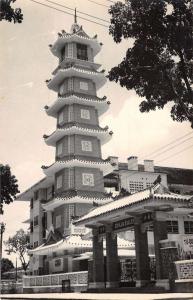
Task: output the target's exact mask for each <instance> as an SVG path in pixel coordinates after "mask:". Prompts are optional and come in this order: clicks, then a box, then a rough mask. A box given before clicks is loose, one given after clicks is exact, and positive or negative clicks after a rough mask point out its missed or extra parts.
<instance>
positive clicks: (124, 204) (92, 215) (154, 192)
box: [74, 183, 193, 225]
mask: <svg viewBox="0 0 193 300" xmlns="http://www.w3.org/2000/svg"><path fill="white" fill-rule="evenodd" d="M191 198H193V196H192V195H191V196H190V195H179V194H174V193H171V192H169V190H168V189H167V188H166V187H164V186H163V185H162V184H159V183H158V184H156V185H155V186H153V187H150V188H147V189H145V190H142V191H140V192H137V193H135V194H132V195H129V196H127V197H124V198H121V199H118V200H115V201H111V202H109V203H107V204H105V205H102V206H100V207H97V208H96V209H94V210H91V211H90V212H89V213H87V214H86V215H84V216H82V217H81V218H79V219H78V220H75V221H74V224H75V225H87V224H88V223H89V222H94V221H97V219H98V218H99V217H101V216H102V217H105V216H109V215H111V213H112V214H113V213H114V212H118V211H119V210H122V209H124V208H129V207H139V203H141V204H142V205H141V207H142V206H143V204H144V203H143V202H145V201H146V200H148V199H150V200H153V202H154V203H155V204H156V201H155V200H158V201H159V203H160V202H162V201H163V204H164V205H166V202H167V201H168V204H170V203H171V202H172V201H171V200H174V201H175V202H181V203H188V202H189V201H190V199H191ZM128 214H129V213H128Z"/></svg>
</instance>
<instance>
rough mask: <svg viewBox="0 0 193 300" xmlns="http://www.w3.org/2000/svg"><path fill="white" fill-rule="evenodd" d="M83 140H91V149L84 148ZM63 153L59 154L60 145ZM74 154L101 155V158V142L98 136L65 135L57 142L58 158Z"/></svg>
mask: <svg viewBox="0 0 193 300" xmlns="http://www.w3.org/2000/svg"><path fill="white" fill-rule="evenodd" d="M82 141H89V142H91V147H92V149H91V151H84V150H83V148H82ZM61 144H62V153H61V154H58V147H61ZM70 154H74V155H82V156H90V157H100V158H101V144H100V140H98V139H97V137H93V136H87V135H86V136H85V135H78V134H75V135H70V136H64V137H63V138H62V139H60V140H59V141H58V142H57V143H56V158H59V159H62V158H63V157H64V156H67V155H70Z"/></svg>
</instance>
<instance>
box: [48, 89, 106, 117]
mask: <svg viewBox="0 0 193 300" xmlns="http://www.w3.org/2000/svg"><path fill="white" fill-rule="evenodd" d="M62 102H63V103H62ZM60 103H62V104H63V105H62V106H61V105H60ZM69 103H78V104H85V103H86V104H87V105H91V106H94V107H95V108H97V109H98V112H99V115H101V114H102V113H104V112H105V111H107V109H108V106H109V105H110V101H107V99H106V97H103V98H102V99H100V98H97V97H96V98H94V99H93V98H86V97H81V96H77V95H74V94H72V95H67V96H59V97H58V99H57V100H56V101H55V102H54V103H53V104H52V105H51V106H50V107H49V106H45V110H46V113H47V114H48V115H49V116H52V117H57V112H58V110H60V109H61V108H62V107H63V106H64V105H68V104H69ZM57 107H59V108H58V109H57Z"/></svg>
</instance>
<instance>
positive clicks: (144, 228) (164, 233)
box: [75, 184, 192, 290]
mask: <svg viewBox="0 0 193 300" xmlns="http://www.w3.org/2000/svg"><path fill="white" fill-rule="evenodd" d="M191 197H192V196H182V195H178V194H173V193H170V192H169V191H168V190H167V189H166V188H165V187H164V186H162V185H161V184H157V185H156V186H154V187H151V188H149V189H146V190H144V191H141V192H137V193H135V194H133V195H130V196H128V197H125V198H122V199H119V200H115V201H112V202H111V203H108V204H106V205H103V206H101V207H98V208H96V209H95V210H92V211H91V212H89V213H88V214H87V215H85V216H83V217H81V218H80V219H79V220H77V221H75V224H77V225H78V226H80V225H81V226H82V225H85V226H87V227H89V228H92V233H93V261H92V262H90V266H89V270H88V288H89V289H98V290H101V289H104V288H106V289H111V290H112V289H116V288H119V287H120V282H121V278H120V261H119V257H118V249H117V236H118V235H119V234H120V233H121V232H124V231H127V232H128V231H129V232H130V233H131V234H133V236H134V240H135V252H136V287H137V288H146V287H147V288H150V287H152V275H151V267H150V247H149V246H150V237H151V240H152V241H151V242H152V243H153V248H154V253H155V282H154V288H158V289H159V288H162V289H165V290H169V289H170V288H171V286H172V284H173V282H174V281H175V277H176V274H175V265H174V261H176V260H177V259H178V249H177V244H176V243H175V242H170V241H168V237H169V233H168V226H169V224H170V223H169V222H170V221H171V220H176V219H178V217H179V218H180V216H181V215H182V214H183V210H184V209H185V210H186V209H187V208H188V203H189V201H190V199H191ZM189 211H190V212H191V211H192V209H190V210H189ZM103 240H105V242H106V260H104V256H103ZM104 270H105V272H104Z"/></svg>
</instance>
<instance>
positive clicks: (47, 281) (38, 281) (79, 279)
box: [23, 271, 88, 288]
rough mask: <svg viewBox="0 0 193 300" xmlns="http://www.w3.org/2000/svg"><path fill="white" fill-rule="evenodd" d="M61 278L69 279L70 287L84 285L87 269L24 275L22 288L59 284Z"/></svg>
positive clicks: (86, 279)
mask: <svg viewBox="0 0 193 300" xmlns="http://www.w3.org/2000/svg"><path fill="white" fill-rule="evenodd" d="M63 280H70V285H71V287H78V286H85V287H86V286H87V283H88V271H82V272H72V273H61V274H51V275H42V276H24V277H23V288H30V287H41V286H42V287H50V286H61V285H62V281H63Z"/></svg>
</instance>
